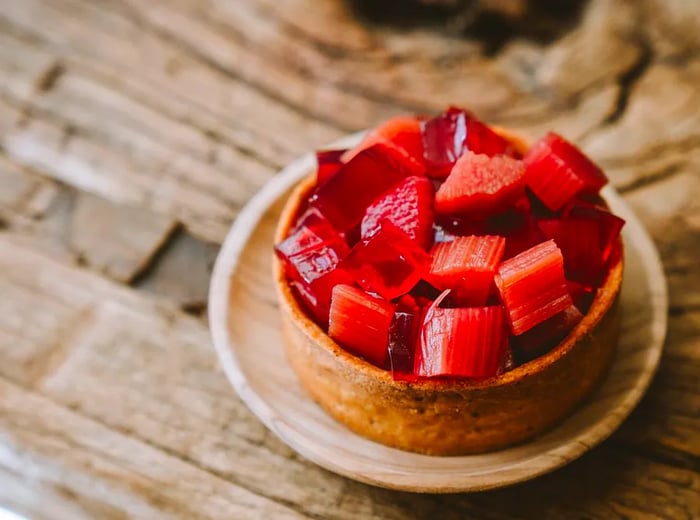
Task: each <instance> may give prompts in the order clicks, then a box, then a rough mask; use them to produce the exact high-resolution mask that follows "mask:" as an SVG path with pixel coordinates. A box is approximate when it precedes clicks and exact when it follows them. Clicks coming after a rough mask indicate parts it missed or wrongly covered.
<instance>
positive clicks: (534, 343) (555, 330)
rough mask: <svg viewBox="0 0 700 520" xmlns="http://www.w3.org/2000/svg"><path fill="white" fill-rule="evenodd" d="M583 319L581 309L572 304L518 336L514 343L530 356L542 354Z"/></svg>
mask: <svg viewBox="0 0 700 520" xmlns="http://www.w3.org/2000/svg"><path fill="white" fill-rule="evenodd" d="M582 319H583V314H581V311H580V310H579V309H578V308H576V306H575V305H570V306H569V307H567V308H566V309H564V310H563V311H561V312H559V313H557V314H555V315H554V316H552V317H551V318H549V319H547V320H545V321H543V322H542V323H540V324H539V325H536V326H535V327H533V328H531V329H530V330H528V331H527V332H525V333H524V334H521V335H520V336H516V337H515V338H514V339H513V344H514V346H515V348H517V349H518V350H520V351H521V352H523V353H525V354H526V355H527V356H526V357H528V358H532V357H534V356H540V355H542V354H544V353H545V352H548V351H549V350H550V349H551V348H552V347H554V346H556V345H557V344H558V343H559V342H560V341H561V340H563V339H564V338H565V337H566V336H567V335H568V334H569V332H571V329H573V328H574V326H575V325H576V324H577V323H578V322H579V321H581V320H582Z"/></svg>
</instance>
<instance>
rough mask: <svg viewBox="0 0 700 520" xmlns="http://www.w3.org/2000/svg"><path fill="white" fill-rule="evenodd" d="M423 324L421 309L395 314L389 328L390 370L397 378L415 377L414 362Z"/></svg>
mask: <svg viewBox="0 0 700 520" xmlns="http://www.w3.org/2000/svg"><path fill="white" fill-rule="evenodd" d="M421 325H422V323H421V314H420V311H419V309H416V310H415V311H414V312H397V313H396V314H394V320H393V322H392V323H391V327H390V328H389V370H391V375H392V377H393V378H394V379H395V380H404V381H410V380H413V379H415V377H414V375H413V364H414V357H415V350H416V344H417V343H418V340H419V337H420V330H421Z"/></svg>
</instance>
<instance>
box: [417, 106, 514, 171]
mask: <svg viewBox="0 0 700 520" xmlns="http://www.w3.org/2000/svg"><path fill="white" fill-rule="evenodd" d="M421 127H422V136H423V157H424V158H425V163H426V166H427V167H428V175H430V176H431V177H436V178H439V179H444V178H445V177H447V176H448V175H449V174H450V171H451V170H452V167H453V166H454V164H455V162H457V160H458V159H459V158H460V157H461V156H462V155H463V154H464V152H466V151H467V150H469V151H472V152H474V153H483V154H486V155H488V156H493V155H498V154H509V155H511V154H513V155H515V154H516V152H515V151H514V148H513V146H512V145H511V143H510V141H508V140H507V139H505V138H504V137H502V136H500V135H498V134H497V133H496V132H494V131H493V130H491V129H490V128H489V127H488V126H487V125H485V124H484V123H482V122H481V121H479V120H478V119H477V118H475V117H474V116H473V115H472V114H469V113H468V112H466V111H464V110H462V109H460V108H455V107H451V108H449V109H448V110H447V111H446V112H445V113H443V114H441V115H439V116H437V117H434V118H433V119H430V120H427V121H424V122H423V123H421Z"/></svg>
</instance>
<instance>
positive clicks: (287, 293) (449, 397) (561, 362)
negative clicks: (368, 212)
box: [274, 130, 623, 455]
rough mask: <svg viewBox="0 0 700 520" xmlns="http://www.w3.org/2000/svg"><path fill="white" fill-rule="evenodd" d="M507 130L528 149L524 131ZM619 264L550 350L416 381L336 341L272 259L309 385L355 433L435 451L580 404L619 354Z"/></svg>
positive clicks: (523, 426)
mask: <svg viewBox="0 0 700 520" xmlns="http://www.w3.org/2000/svg"><path fill="white" fill-rule="evenodd" d="M501 132H502V133H504V134H505V133H506V132H504V131H502V130H501ZM507 135H508V137H509V138H511V139H515V140H516V142H518V144H519V145H520V146H519V147H521V148H523V149H525V148H526V146H525V145H524V143H523V141H522V140H520V139H518V138H514V137H513V136H512V135H510V134H507ZM314 182H315V176H314V175H311V176H310V177H308V178H307V179H305V180H304V181H303V182H302V183H301V184H300V185H299V186H297V188H296V190H295V191H294V192H293V194H292V195H291V197H290V199H289V201H288V202H287V205H286V206H285V208H284V210H283V212H282V216H281V218H280V222H279V225H278V228H277V233H276V236H275V241H276V242H279V241H280V240H282V239H283V238H284V237H286V236H287V234H288V232H289V228H290V226H291V225H292V224H293V222H294V220H295V217H296V215H297V214H298V210H299V207H300V205H301V204H303V202H304V200H305V197H306V196H307V194H308V193H309V190H310V189H311V188H312V187H313V184H314ZM620 247H621V244H620ZM620 250H621V249H620ZM622 272H623V259H622V255H619V259H618V260H617V261H616V262H615V263H614V265H613V266H612V267H611V269H610V271H609V273H608V275H607V277H606V279H605V281H604V282H603V284H602V286H601V287H600V289H598V291H597V294H596V296H595V299H594V301H593V303H592V305H591V308H590V309H589V311H588V313H587V314H586V315H585V317H584V318H583V320H582V321H581V322H580V323H579V324H578V325H577V326H576V327H575V328H574V329H573V330H572V331H571V333H570V334H569V335H568V337H567V338H565V339H564V340H563V341H562V342H561V343H560V344H559V345H558V346H556V347H555V348H553V349H552V350H551V351H549V352H548V353H547V354H545V355H543V356H541V357H539V358H537V359H534V360H532V361H530V362H528V363H525V364H524V365H521V366H519V367H517V368H515V369H514V370H511V371H509V372H506V373H504V374H502V375H500V376H497V377H494V378H490V379H486V380H482V381H477V382H475V381H457V380H453V381H436V380H424V381H419V382H414V383H411V382H405V381H394V380H393V379H392V377H391V373H390V372H388V371H386V370H382V369H380V368H377V367H375V366H374V365H372V364H370V363H368V362H366V361H364V360H363V359H361V358H358V357H356V356H354V355H353V354H350V353H349V352H347V351H345V350H344V349H343V348H342V347H340V346H339V345H338V344H337V343H335V342H334V341H333V340H332V339H331V338H330V337H329V336H328V335H327V334H326V333H324V332H323V330H322V329H321V328H320V327H319V326H318V325H316V324H315V323H314V322H313V321H312V320H311V319H310V318H308V317H307V315H306V313H305V312H304V310H303V309H302V308H301V306H300V305H299V303H298V301H297V300H296V298H295V297H294V295H293V293H292V290H291V288H290V287H289V284H288V282H287V279H286V277H285V275H284V270H283V268H282V265H281V263H280V262H279V261H277V260H275V263H274V277H275V286H276V288H277V295H278V300H279V304H280V311H281V316H282V324H283V331H284V337H285V350H286V354H287V357H288V359H289V362H290V364H291V366H292V368H293V369H294V371H295V372H296V374H297V376H298V377H299V380H300V382H301V384H302V386H303V387H304V388H305V389H306V390H307V392H308V393H309V394H310V395H311V397H313V399H314V400H315V401H316V402H318V403H319V404H320V405H321V406H322V407H323V408H324V409H325V410H326V411H327V412H328V413H329V414H331V415H332V416H333V417H335V418H336V419H337V420H338V421H340V422H341V423H343V424H345V425H346V426H347V427H349V428H350V429H351V430H353V431H355V432H357V433H358V434H360V435H363V436H364V437H367V438H370V439H372V440H375V441H377V442H380V443H382V444H386V445H389V446H393V447H396V448H400V449H403V450H408V451H414V452H418V453H425V454H430V455H461V454H468V453H480V452H486V451H492V450H497V449H500V448H504V447H506V446H509V445H512V444H516V443H519V442H522V441H525V440H527V439H529V438H531V437H533V436H535V435H538V434H540V433H542V432H544V431H546V430H547V429H549V428H551V427H552V426H554V425H555V424H556V423H558V422H560V421H561V420H562V419H564V418H565V417H566V416H567V415H569V414H570V413H571V412H573V411H574V410H575V409H576V407H577V406H578V405H579V404H580V403H581V402H582V401H583V400H584V399H585V398H586V397H587V396H589V395H590V394H591V392H592V391H593V390H594V389H595V388H596V387H597V386H598V384H599V383H600V381H601V380H602V379H603V377H604V376H605V374H606V373H607V371H608V369H609V367H610V365H611V363H612V360H613V357H614V353H615V347H616V345H617V340H618V335H619V316H618V295H619V292H620V287H621V284H622Z"/></svg>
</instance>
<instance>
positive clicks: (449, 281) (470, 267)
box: [426, 236, 506, 306]
mask: <svg viewBox="0 0 700 520" xmlns="http://www.w3.org/2000/svg"><path fill="white" fill-rule="evenodd" d="M505 246H506V239H505V238H503V237H499V236H483V237H477V236H469V237H459V238H456V239H455V240H453V241H451V242H442V243H440V244H436V245H435V247H434V248H433V250H432V252H431V254H432V256H433V260H432V263H431V264H430V268H429V270H428V274H427V275H426V278H427V279H428V280H429V281H430V282H431V283H432V284H433V285H434V286H435V287H437V288H438V289H442V290H445V289H452V292H451V293H450V298H451V299H452V301H454V302H456V303H457V305H461V306H472V305H473V306H480V305H484V304H486V300H487V298H488V295H489V289H490V288H491V285H492V284H493V277H494V273H495V272H496V268H497V267H498V265H499V263H500V262H501V259H502V258H503V252H504V250H505Z"/></svg>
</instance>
